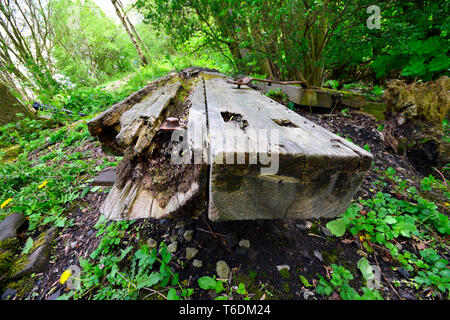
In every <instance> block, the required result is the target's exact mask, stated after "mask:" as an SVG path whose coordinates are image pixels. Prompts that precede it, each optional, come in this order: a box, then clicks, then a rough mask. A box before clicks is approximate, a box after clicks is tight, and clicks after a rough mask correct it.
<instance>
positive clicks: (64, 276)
mask: <svg viewBox="0 0 450 320" xmlns="http://www.w3.org/2000/svg"><path fill="white" fill-rule="evenodd" d="M71 275H72V271H71V270H70V269H67V270H66V271H64V272H63V273H62V275H61V278H60V279H59V283H61V284H64V283H66V281H67V280H68V279H69V278H70V276H71Z"/></svg>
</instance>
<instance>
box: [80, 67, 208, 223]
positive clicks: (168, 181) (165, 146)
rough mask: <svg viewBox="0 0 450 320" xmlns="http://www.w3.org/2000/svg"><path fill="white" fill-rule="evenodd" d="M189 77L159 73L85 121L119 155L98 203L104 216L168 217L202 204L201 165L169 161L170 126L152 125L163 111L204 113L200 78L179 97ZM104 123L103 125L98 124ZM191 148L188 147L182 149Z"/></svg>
mask: <svg viewBox="0 0 450 320" xmlns="http://www.w3.org/2000/svg"><path fill="white" fill-rule="evenodd" d="M192 83H193V81H191V80H189V79H181V78H180V77H179V76H178V75H172V76H171V77H165V78H161V79H159V80H157V81H155V82H153V83H152V84H150V85H149V86H148V87H146V88H144V89H145V90H144V89H143V90H141V92H140V93H139V94H138V95H135V96H134V97H133V98H132V99H130V98H127V99H126V100H124V101H123V102H121V103H119V104H117V105H115V106H113V107H112V108H111V109H110V110H107V111H105V112H104V113H103V114H101V115H99V116H97V117H96V118H95V119H93V120H92V121H91V122H89V123H88V126H89V129H90V132H91V133H92V132H94V133H96V136H98V137H99V140H100V141H101V142H102V145H103V147H104V148H109V149H114V150H116V151H119V152H120V153H122V154H123V155H124V158H123V160H122V162H121V163H120V164H119V166H118V169H117V176H116V181H115V183H114V186H113V188H112V190H111V192H110V194H109V195H108V197H107V199H106V200H105V202H104V203H103V205H102V207H101V212H102V213H103V214H104V215H105V216H106V217H108V218H110V219H114V220H117V219H137V218H169V217H175V216H179V215H197V214H199V213H200V212H201V210H202V209H203V208H204V206H205V198H206V188H205V185H206V183H207V179H206V176H207V170H206V169H207V167H206V166H205V165H202V164H197V165H194V164H192V165H191V164H178V165H177V164H173V163H172V162H171V154H172V150H173V149H176V147H177V144H178V143H179V140H175V141H173V137H172V133H173V132H172V131H162V130H158V129H159V127H160V125H161V123H162V122H163V121H164V120H165V119H166V118H167V117H178V118H180V119H183V118H187V117H188V115H189V113H190V112H189V110H192V111H195V112H198V113H199V115H201V114H204V109H205V105H204V91H203V90H204V88H203V83H200V85H199V86H197V85H194V89H193V90H192V92H191V94H190V99H188V100H187V101H186V102H185V103H183V102H180V98H182V97H180V95H181V94H183V93H184V92H183V88H184V87H190V86H191V85H192ZM183 86H184V87H183ZM196 101H199V105H197V104H196ZM191 104H192V107H191V108H189V107H190V105H191ZM202 109H203V111H202ZM202 112H203V113H202ZM189 117H190V118H191V117H193V115H190V116H189ZM200 120H201V119H200ZM106 126H109V129H107V130H104V128H105V127H106ZM192 127H193V126H192ZM187 132H188V134H189V132H190V130H189V129H188V130H187ZM191 153H192V154H193V153H194V151H193V150H191V149H189V152H187V155H190V154H191ZM182 210H184V211H183V212H182Z"/></svg>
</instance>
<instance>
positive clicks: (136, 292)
mask: <svg viewBox="0 0 450 320" xmlns="http://www.w3.org/2000/svg"><path fill="white" fill-rule="evenodd" d="M132 223H133V221H115V222H109V223H108V222H107V221H106V219H105V218H104V217H103V216H101V217H100V218H99V221H98V222H97V224H96V225H95V228H96V229H97V230H98V232H97V236H103V237H102V239H101V240H100V243H99V245H98V247H97V248H96V249H95V250H94V251H93V252H92V253H91V255H90V256H89V259H81V258H80V266H81V267H82V273H81V279H80V280H81V281H80V288H79V290H73V291H71V292H69V293H68V294H66V295H64V296H63V297H61V299H68V298H72V299H81V298H86V297H87V295H88V294H91V295H92V298H93V299H95V300H103V299H114V300H115V299H148V298H150V297H159V298H162V299H167V300H180V299H184V298H187V297H189V296H190V295H192V293H193V289H187V288H184V287H183V286H182V285H181V283H180V281H179V276H178V274H177V273H175V272H174V271H173V270H172V269H171V267H170V262H171V261H172V259H173V255H172V253H170V252H168V251H167V246H166V244H165V243H164V242H162V243H161V244H160V245H159V248H153V249H150V248H149V247H148V246H147V245H141V246H139V249H138V250H135V251H133V250H134V249H135V247H134V246H133V245H129V246H127V247H126V248H123V249H122V248H120V243H121V242H122V240H123V238H124V237H125V235H126V232H127V230H130V226H131V225H132ZM117 252H119V253H118V254H117ZM165 291H167V294H164V293H163V292H165Z"/></svg>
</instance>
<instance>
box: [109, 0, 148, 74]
mask: <svg viewBox="0 0 450 320" xmlns="http://www.w3.org/2000/svg"><path fill="white" fill-rule="evenodd" d="M111 2H112V4H113V6H114V9H115V10H116V13H117V16H118V17H119V19H120V21H121V22H122V25H123V27H124V28H125V31H126V32H127V33H128V36H129V37H130V39H131V42H132V43H133V45H134V47H135V48H136V51H137V53H138V55H139V58H140V59H141V62H142V65H144V66H145V65H147V64H148V61H147V58H146V57H145V55H144V53H143V52H142V49H141V46H140V45H139V43H138V42H137V41H136V38H135V37H134V35H133V33H132V32H131V28H130V26H129V25H128V22H127V20H126V19H125V16H124V15H123V14H122V12H121V11H120V7H119V4H118V2H117V0H111Z"/></svg>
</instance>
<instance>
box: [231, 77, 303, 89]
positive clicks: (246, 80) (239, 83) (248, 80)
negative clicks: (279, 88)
mask: <svg viewBox="0 0 450 320" xmlns="http://www.w3.org/2000/svg"><path fill="white" fill-rule="evenodd" d="M252 81H259V82H268V83H276V84H281V85H288V84H300V85H301V86H302V88H307V87H308V85H307V84H306V83H305V82H304V81H278V80H272V79H257V78H251V77H245V78H242V79H239V80H236V81H232V80H227V82H228V83H231V84H237V87H238V89H240V88H241V86H243V85H249V84H250V83H251V82H252Z"/></svg>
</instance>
